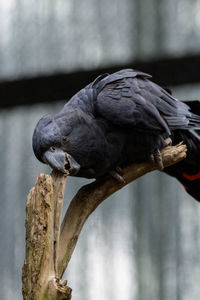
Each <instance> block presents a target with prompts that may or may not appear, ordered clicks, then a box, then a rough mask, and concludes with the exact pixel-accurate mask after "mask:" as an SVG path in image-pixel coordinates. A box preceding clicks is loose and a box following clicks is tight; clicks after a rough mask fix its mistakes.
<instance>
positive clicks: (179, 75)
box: [0, 55, 200, 108]
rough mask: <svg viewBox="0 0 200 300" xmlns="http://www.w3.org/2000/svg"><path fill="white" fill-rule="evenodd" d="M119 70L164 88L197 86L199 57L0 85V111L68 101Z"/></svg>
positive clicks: (79, 72) (57, 75) (171, 59)
mask: <svg viewBox="0 0 200 300" xmlns="http://www.w3.org/2000/svg"><path fill="white" fill-rule="evenodd" d="M121 68H135V69H138V70H141V71H144V72H147V73H150V74H152V75H153V80H154V81H156V82H157V83H159V84H161V85H163V86H169V85H170V86H172V85H182V84H186V83H197V82H200V74H199V69H200V55H196V56H187V57H178V58H168V59H159V60H154V61H152V60H151V61H148V62H132V63H130V64H128V65H123V66H115V67H108V68H103V69H95V70H91V71H78V72H74V73H58V74H52V75H45V76H40V75H39V76H37V77H32V78H21V79H17V80H12V81H1V82H0V99H1V101H0V108H6V107H7V108H8V107H12V106H16V105H29V104H33V103H39V102H43V103H49V102H52V101H55V100H64V99H66V100H67V99H70V97H71V96H72V95H74V94H75V93H76V92H77V91H79V90H80V89H81V88H82V87H84V86H85V85H87V84H88V83H89V82H91V81H92V80H93V79H94V78H95V77H97V76H98V75H99V74H102V73H112V72H115V71H117V70H119V69H121Z"/></svg>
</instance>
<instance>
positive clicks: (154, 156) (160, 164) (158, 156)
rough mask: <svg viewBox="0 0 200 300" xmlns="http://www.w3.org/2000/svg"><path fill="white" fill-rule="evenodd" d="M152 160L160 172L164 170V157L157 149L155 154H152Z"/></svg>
mask: <svg viewBox="0 0 200 300" xmlns="http://www.w3.org/2000/svg"><path fill="white" fill-rule="evenodd" d="M150 158H151V161H152V162H153V163H155V164H156V166H157V168H158V170H163V169H164V166H163V161H162V156H161V153H160V150H159V149H157V150H156V151H155V152H154V153H153V154H151V156H150Z"/></svg>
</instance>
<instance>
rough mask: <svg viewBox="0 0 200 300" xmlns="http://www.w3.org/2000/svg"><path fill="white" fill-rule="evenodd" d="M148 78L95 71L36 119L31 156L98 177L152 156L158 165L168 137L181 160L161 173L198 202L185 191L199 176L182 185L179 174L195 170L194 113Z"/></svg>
mask: <svg viewBox="0 0 200 300" xmlns="http://www.w3.org/2000/svg"><path fill="white" fill-rule="evenodd" d="M150 78H151V76H150V75H148V74H146V73H143V72H140V71H135V70H132V69H125V70H121V71H119V72H116V73H114V74H111V75H109V74H105V75H100V76H99V77H98V78H96V79H95V80H94V81H93V82H92V83H90V84H89V85H88V86H86V87H85V88H83V89H82V90H81V91H79V92H78V93H77V94H75V95H74V96H73V97H72V98H71V99H70V100H69V101H68V102H67V103H66V104H65V106H64V107H63V109H62V110H61V111H60V112H59V113H57V114H52V115H46V116H44V117H42V118H41V120H40V121H39V122H38V124H37V126H36V128H35V130H34V134H33V150H34V153H35V155H36V157H37V158H38V159H39V160H40V161H42V162H45V163H48V164H49V165H50V166H51V167H52V168H55V169H58V170H60V171H61V172H63V173H64V172H65V171H66V169H67V170H69V173H70V175H74V176H81V177H87V178H98V177H101V176H104V175H105V174H107V173H109V172H111V171H113V170H116V168H119V167H124V166H126V165H128V164H130V163H133V162H142V161H145V160H148V159H150V158H153V157H154V159H156V160H158V163H160V166H162V162H160V161H159V150H160V149H161V148H163V147H164V146H165V145H166V143H167V142H169V138H170V139H172V143H178V142H180V141H181V140H184V142H185V143H186V145H187V146H188V153H189V154H188V156H187V158H186V159H185V160H184V161H183V162H181V163H179V164H177V167H176V168H174V170H176V172H174V170H173V167H172V168H171V167H169V168H166V169H165V170H164V171H166V172H167V173H168V174H170V175H172V176H175V177H177V178H178V179H179V180H180V181H181V182H183V183H184V185H185V187H186V189H188V192H189V193H190V194H192V195H193V196H194V197H195V198H196V199H197V200H200V192H195V193H193V192H191V191H190V185H191V182H193V183H194V181H195V182H196V184H197V182H198V183H200V178H198V176H197V178H196V179H195V180H188V181H189V183H190V184H188V185H187V184H186V182H185V181H186V177H187V176H186V177H184V176H183V173H184V172H186V173H187V172H189V174H194V172H195V174H197V173H198V172H199V171H200V148H199V140H198V138H197V137H195V136H194V135H193V134H192V133H191V132H190V129H198V128H199V127H200V116H198V115H196V114H194V113H193V112H192V111H191V110H190V107H189V106H188V105H186V104H184V103H183V102H180V101H178V100H177V99H175V98H174V97H173V96H172V95H171V94H170V93H168V92H167V91H166V90H165V89H163V88H162V87H160V86H159V85H157V84H155V83H153V82H152V81H151V80H150ZM195 105H197V106H198V104H195ZM195 107H196V106H195ZM191 164H192V166H195V167H193V168H192V167H191ZM188 165H189V167H188ZM178 168H179V169H180V172H178V171H177V170H178ZM185 168H186V169H185ZM177 172H178V174H177ZM199 177H200V176H199ZM195 188H196V187H195ZM193 189H194V188H193Z"/></svg>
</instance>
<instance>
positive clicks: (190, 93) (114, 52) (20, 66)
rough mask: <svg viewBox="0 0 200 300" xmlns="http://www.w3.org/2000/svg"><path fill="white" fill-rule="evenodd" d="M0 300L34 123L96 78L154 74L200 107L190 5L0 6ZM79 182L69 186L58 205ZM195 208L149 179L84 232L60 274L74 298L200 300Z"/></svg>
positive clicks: (19, 223)
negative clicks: (127, 72)
mask: <svg viewBox="0 0 200 300" xmlns="http://www.w3.org/2000/svg"><path fill="white" fill-rule="evenodd" d="M0 28H1V30H0V170H1V175H0V205H1V209H0V286H1V288H0V299H1V300H11V299H15V300H20V299H22V295H21V268H22V265H23V260H24V249H25V228H24V221H25V203H26V196H27V194H28V191H29V189H30V188H31V187H32V186H33V185H34V183H35V180H36V177H37V175H38V174H39V173H40V172H47V173H49V172H50V169H49V168H48V167H45V165H42V164H41V163H39V162H38V161H37V160H36V158H35V157H34V155H33V152H32V149H31V138H32V132H33V129H34V127H35V125H36V123H37V121H38V120H39V119H40V118H41V116H43V115H44V114H47V113H50V112H52V111H58V110H59V109H60V108H61V107H62V106H63V105H64V103H65V102H66V101H67V100H68V99H69V98H70V97H71V96H72V95H73V94H74V93H75V92H77V91H78V90H79V89H80V88H81V87H84V86H85V85H86V84H88V83H89V82H90V81H91V80H93V79H94V78H95V77H96V76H97V75H98V74H101V73H104V72H112V71H115V70H118V69H120V68H123V67H131V68H137V69H140V70H142V71H145V72H149V73H150V74H153V76H154V77H153V79H154V80H155V81H156V82H158V83H160V84H163V85H164V86H169V87H171V89H172V91H173V94H174V95H175V96H176V97H177V98H179V99H187V100H188V99H191V100H194V99H200V74H199V68H200V0H168V1H164V0H143V1H141V0H123V1H121V0H112V1H111V0H101V1H99V0H82V1H78V0H68V1H65V0H40V1H33V0H29V1H25V0H7V1H3V0H0ZM87 182H88V180H84V179H75V178H68V179H67V186H66V199H65V207H67V205H68V204H69V201H70V199H71V198H72V196H73V195H74V194H75V192H76V191H77V190H78V189H79V188H80V186H81V185H83V184H85V183H87ZM199 254H200V206H199V204H198V203H197V202H196V201H195V200H194V199H192V198H191V197H190V196H189V195H187V194H186V193H185V191H184V189H183V188H182V186H181V185H180V184H178V182H177V181H176V180H175V179H173V178H170V177H169V176H167V175H165V174H162V173H161V172H154V173H152V174H148V175H146V176H144V177H143V178H141V179H139V180H137V181H135V182H133V183H132V184H130V185H129V186H128V187H126V188H124V189H122V190H121V191H119V192H118V193H116V194H115V195H113V196H112V197H110V198H109V199H107V200H106V201H105V202H104V203H103V204H102V205H101V206H100V207H98V208H97V210H96V211H95V212H94V213H93V214H92V215H91V216H90V218H89V220H88V221H87V223H86V224H85V226H84V228H83V231H82V233H81V236H80V240H79V241H78V244H77V247H76V250H75V252H74V254H73V257H72V259H71V262H70V265H69V270H68V271H67V272H66V274H65V277H66V278H67V280H68V285H69V286H70V287H72V289H73V299H74V300H94V299H95V300H101V299H104V300H111V299H115V300H147V299H149V300H178V299H181V300H191V299H192V300H199V295H200V284H199V280H200V260H199Z"/></svg>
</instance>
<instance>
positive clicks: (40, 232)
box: [22, 143, 187, 300]
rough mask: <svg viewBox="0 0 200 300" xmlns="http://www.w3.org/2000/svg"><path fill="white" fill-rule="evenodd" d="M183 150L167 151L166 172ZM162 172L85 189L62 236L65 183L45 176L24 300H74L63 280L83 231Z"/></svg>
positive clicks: (33, 200) (30, 215)
mask: <svg viewBox="0 0 200 300" xmlns="http://www.w3.org/2000/svg"><path fill="white" fill-rule="evenodd" d="M186 151H187V148H186V146H185V145H183V144H181V143H180V144H178V145H176V146H168V147H166V148H164V149H163V150H162V151H161V154H162V160H163V164H164V167H167V166H170V165H173V164H175V163H177V162H179V161H181V160H182V159H184V158H185V157H186ZM155 169H157V166H156V165H155V164H154V163H153V162H150V161H147V162H144V163H141V164H133V165H130V166H128V167H126V168H124V169H123V178H124V180H125V183H124V184H123V183H119V182H117V181H116V180H115V179H114V178H112V177H105V178H102V179H101V180H98V181H94V182H93V183H90V184H88V185H85V186H83V187H82V188H81V189H80V190H79V191H78V192H77V194H76V195H75V197H74V198H73V199H72V201H71V203H70V205H69V207H68V209H67V212H66V214H65V217H64V220H63V222H62V225H61V230H60V217H61V212H62V203H63V197H64V185H65V177H64V176H62V175H60V174H56V173H55V172H53V173H52V175H45V174H40V175H39V177H38V179H37V181H36V185H35V187H34V188H33V189H32V190H31V191H30V193H29V195H28V200H27V217H26V258H25V263H24V267H23V277H22V279H23V296H24V299H33V300H36V299H37V300H40V299H70V297H71V289H70V288H69V287H67V286H66V281H62V280H60V279H61V277H62V275H63V273H64V271H65V270H66V268H67V266H68V263H69V261H70V258H71V255H72V253H73V251H74V248H75V246H76V243H77V240H78V237H79V234H80V232H81V229H82V227H83V225H84V223H85V222H86V220H87V218H88V217H89V215H90V214H91V213H92V212H93V211H94V210H95V208H96V207H97V206H98V205H99V204H100V203H102V202H103V201H104V200H105V199H106V198H108V197H109V196H110V195H111V194H113V193H114V192H116V191H117V190H119V189H121V188H122V187H124V186H125V185H127V184H128V183H130V182H131V181H133V180H135V179H137V178H138V177H141V176H142V175H144V174H146V173H148V172H151V171H153V170H155Z"/></svg>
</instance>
